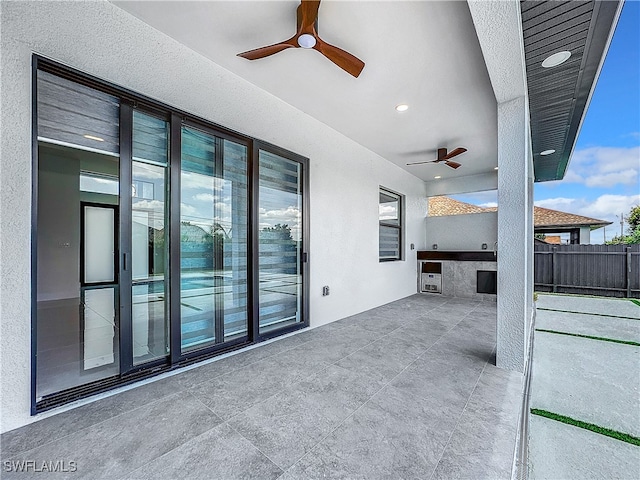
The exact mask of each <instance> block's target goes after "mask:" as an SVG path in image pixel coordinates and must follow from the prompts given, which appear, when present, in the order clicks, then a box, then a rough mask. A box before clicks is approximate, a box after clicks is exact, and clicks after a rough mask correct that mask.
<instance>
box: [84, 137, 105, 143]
mask: <svg viewBox="0 0 640 480" xmlns="http://www.w3.org/2000/svg"><path fill="white" fill-rule="evenodd" d="M83 137H84V138H88V139H89V140H95V141H96V142H104V138H100V137H94V136H93V135H83Z"/></svg>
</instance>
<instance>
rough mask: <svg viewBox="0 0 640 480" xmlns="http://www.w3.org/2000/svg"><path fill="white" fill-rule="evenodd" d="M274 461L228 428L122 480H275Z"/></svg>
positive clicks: (212, 432) (207, 434)
mask: <svg viewBox="0 0 640 480" xmlns="http://www.w3.org/2000/svg"><path fill="white" fill-rule="evenodd" d="M281 474H282V470H281V469H280V468H278V467H277V466H276V465H275V464H274V463H273V462H272V461H271V460H269V459H268V458H267V457H266V456H265V455H263V454H262V453H261V452H260V451H259V450H258V449H256V448H255V447H254V446H253V445H252V444H251V443H250V442H249V441H248V440H246V439H245V438H243V437H242V436H241V435H240V434H238V433H237V432H236V431H234V430H233V429H232V428H231V427H229V426H228V425H226V424H223V425H219V426H218V427H215V428H213V429H211V430H209V431H208V432H205V433H203V434H202V435H200V436H198V437H196V438H194V439H192V440H190V441H188V442H186V443H184V444H183V445H181V446H180V447H178V448H176V449H175V450H172V451H170V452H169V453H167V454H165V455H163V456H162V457H160V458H158V459H156V460H154V461H153V462H151V463H150V464H148V465H145V466H143V467H140V468H139V469H137V470H136V471H134V472H132V473H131V474H129V475H126V476H123V477H122V478H123V479H139V480H144V479H150V480H151V479H153V480H156V479H157V480H161V479H167V480H173V479H182V478H183V479H203V480H210V479H224V480H234V479H249V478H259V479H270V478H272V479H275V478H278V476H280V475H281Z"/></svg>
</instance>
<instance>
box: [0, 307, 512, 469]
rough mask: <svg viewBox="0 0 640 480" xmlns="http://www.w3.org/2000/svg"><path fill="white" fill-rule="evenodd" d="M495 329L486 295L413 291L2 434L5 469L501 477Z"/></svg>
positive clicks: (505, 418) (503, 395) (506, 425)
mask: <svg viewBox="0 0 640 480" xmlns="http://www.w3.org/2000/svg"><path fill="white" fill-rule="evenodd" d="M495 326H496V304H495V303H494V302H482V301H477V300H469V299H458V298H448V297H443V296H441V295H415V296H412V297H408V298H406V299H403V300H400V301H397V302H393V303H391V304H388V305H384V306H382V307H379V308H376V309H373V310H370V311H368V312H364V313H362V314H359V315H355V316H353V317H349V318H345V319H343V320H340V321H338V322H334V323H331V324H329V325H326V326H324V327H320V328H316V329H313V330H307V331H303V332H300V333H298V334H296V335H292V336H289V337H286V338H282V339H278V340H276V341H274V342H271V343H269V344H263V345H261V346H258V347H257V348H254V349H250V350H246V351H243V352H240V353H237V354H235V355H232V356H227V357H226V358H221V359H218V360H217V361H214V362H212V363H209V364H207V365H203V366H199V367H197V368H193V369H191V370H188V371H184V372H182V373H179V374H177V375H173V376H168V377H166V378H161V379H159V380H157V381H154V382H151V383H148V384H146V385H142V386H139V387H137V388H134V389H130V390H128V391H126V392H123V393H119V394H116V395H112V396H110V397H108V398H104V399H102V400H99V401H96V402H93V403H90V404H87V405H84V406H81V407H79V408H76V409H74V410H70V411H68V412H65V413H61V414H59V415H55V416H52V417H50V418H47V419H44V420H42V421H39V422H36V423H34V424H32V425H29V426H26V427H23V428H21V429H18V430H14V431H11V432H8V433H5V434H4V435H2V460H3V462H2V469H3V471H2V472H1V476H2V478H3V479H5V478H44V477H46V478H49V477H50V476H52V477H54V478H70V479H80V478H87V479H98V478H108V479H115V478H121V479H154V480H155V479H177V478H202V479H224V480H231V479H234V478H242V479H254V478H255V479H270V478H271V479H275V478H278V477H282V478H283V479H304V480H307V479H314V478H318V479H321V478H332V479H367V480H375V479H449V478H469V479H474V480H475V479H492V480H493V479H509V478H511V471H512V464H513V455H514V451H515V443H516V431H517V425H518V419H519V411H520V406H521V402H522V375H521V374H518V373H514V372H509V371H505V370H501V369H498V368H496V367H495V357H494V352H495V346H496V330H495ZM25 461H32V462H35V466H36V467H38V468H40V469H41V468H42V464H43V462H56V461H64V462H66V464H65V465H66V467H67V468H68V467H69V462H72V461H73V462H75V463H74V466H75V471H73V472H67V473H64V472H59V473H56V474H43V473H37V472H35V471H34V469H33V468H31V469H30V470H29V471H28V472H27V473H17V472H15V470H16V469H17V468H18V467H19V466H20V465H24V462H25ZM7 462H8V463H7ZM21 462H22V463H21ZM7 466H9V469H11V471H9V470H8V469H7V468H8V467H7Z"/></svg>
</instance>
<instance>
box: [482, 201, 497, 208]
mask: <svg viewBox="0 0 640 480" xmlns="http://www.w3.org/2000/svg"><path fill="white" fill-rule="evenodd" d="M478 206H479V207H484V208H489V207H497V206H498V202H487V203H481V204H480V205H478Z"/></svg>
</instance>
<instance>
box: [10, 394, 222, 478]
mask: <svg viewBox="0 0 640 480" xmlns="http://www.w3.org/2000/svg"><path fill="white" fill-rule="evenodd" d="M220 422H221V420H220V418H218V417H217V416H216V415H214V414H213V413H212V412H211V411H210V410H209V409H207V408H206V407H205V406H204V405H202V404H201V403H200V402H199V401H197V400H196V399H195V398H194V397H193V396H191V395H188V394H176V395H172V396H169V397H166V398H164V399H162V400H159V401H157V402H154V403H152V404H150V405H148V406H146V407H142V408H138V409H136V410H134V411H132V412H129V413H127V414H125V415H119V416H117V417H114V418H111V419H109V420H106V421H104V422H102V423H100V424H98V425H93V426H91V427H89V428H86V429H84V430H81V431H79V432H77V433H74V434H72V435H69V436H67V437H66V438H65V439H64V441H59V442H53V443H49V444H47V445H44V446H42V447H38V448H35V449H33V450H29V451H27V452H23V453H22V454H20V455H19V456H17V457H14V458H13V459H15V460H27V459H28V460H35V461H57V460H67V461H75V462H76V465H77V471H75V472H70V473H67V474H64V473H60V474H55V475H53V476H55V477H60V478H73V479H77V478H89V479H97V478H119V477H121V476H123V475H126V474H127V473H128V472H131V471H132V470H134V469H135V468H138V467H140V466H142V465H144V464H147V463H148V462H150V461H152V460H154V459H156V458H158V457H160V456H161V455H164V454H165V453H167V452H169V451H170V450H172V449H174V448H176V447H178V446H180V445H181V444H183V443H184V442H186V441H188V440H189V439H191V438H193V437H196V436H197V435H200V434H201V433H203V432H205V431H207V430H209V429H211V428H213V427H215V426H216V425H218V424H220Z"/></svg>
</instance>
